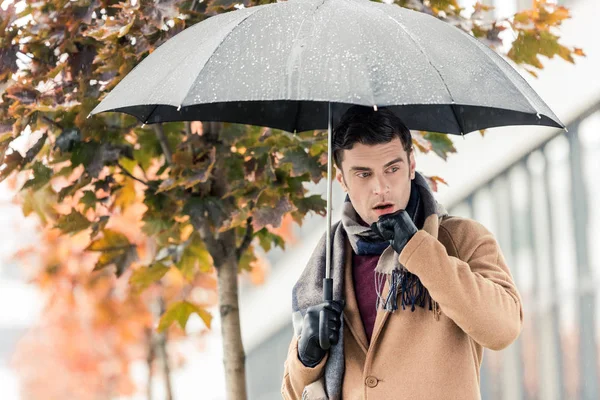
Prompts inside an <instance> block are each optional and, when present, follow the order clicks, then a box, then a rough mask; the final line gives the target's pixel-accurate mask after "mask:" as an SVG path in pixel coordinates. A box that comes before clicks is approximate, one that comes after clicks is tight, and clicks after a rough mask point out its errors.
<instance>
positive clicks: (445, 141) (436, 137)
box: [423, 132, 456, 161]
mask: <svg viewBox="0 0 600 400" xmlns="http://www.w3.org/2000/svg"><path fill="white" fill-rule="evenodd" d="M423 138H424V139H426V140H428V141H429V143H431V147H432V150H433V152H434V153H435V154H437V155H438V156H440V157H441V158H442V159H443V160H444V161H446V159H447V158H448V154H449V153H456V149H455V148H454V144H453V143H452V140H450V138H449V137H448V135H447V134H444V133H437V132H427V133H426V134H425V135H424V136H423Z"/></svg>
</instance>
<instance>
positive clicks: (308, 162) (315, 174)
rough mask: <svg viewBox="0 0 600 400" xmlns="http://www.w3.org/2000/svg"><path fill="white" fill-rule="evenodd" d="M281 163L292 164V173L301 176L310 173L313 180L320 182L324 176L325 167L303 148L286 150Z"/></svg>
mask: <svg viewBox="0 0 600 400" xmlns="http://www.w3.org/2000/svg"><path fill="white" fill-rule="evenodd" d="M281 164H291V166H292V169H291V175H292V176H299V175H303V174H305V173H307V172H308V173H310V176H311V178H312V180H313V182H315V183H316V182H318V181H319V180H320V179H321V177H322V176H323V168H322V166H321V165H319V163H318V162H317V159H316V158H315V157H312V156H311V155H310V154H308V153H306V152H305V151H304V150H302V149H294V150H290V151H287V152H285V155H284V157H283V159H282V160H281Z"/></svg>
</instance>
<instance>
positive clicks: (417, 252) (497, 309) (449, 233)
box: [400, 218, 523, 350]
mask: <svg viewBox="0 0 600 400" xmlns="http://www.w3.org/2000/svg"><path fill="white" fill-rule="evenodd" d="M439 239H440V241H443V242H445V243H450V244H451V246H452V247H453V248H454V249H453V250H454V254H456V255H457V257H452V256H449V255H448V252H447V251H446V247H444V245H443V244H442V243H441V242H440V241H438V240H437V239H436V238H434V237H433V236H431V235H430V234H429V233H427V232H425V231H424V230H420V231H418V232H417V233H416V234H415V235H414V236H413V237H412V239H411V240H410V241H409V242H408V243H407V245H406V247H405V248H404V249H403V250H402V253H401V254H400V263H401V264H402V265H404V266H405V268H406V269H407V270H408V271H410V272H412V273H413V274H415V275H417V276H418V277H419V279H420V280H421V282H422V283H423V286H425V287H426V288H427V290H428V291H429V294H430V295H431V297H432V299H433V300H434V301H436V302H437V303H438V304H439V305H440V308H441V310H442V312H443V313H444V314H445V315H446V316H447V317H448V318H450V319H452V320H453V321H454V323H456V324H457V325H458V326H459V327H460V328H461V329H462V330H463V331H464V332H465V333H467V334H468V335H469V336H470V337H471V338H472V339H473V340H474V341H476V342H477V343H479V344H480V345H482V346H484V347H487V348H489V349H492V350H501V349H503V348H505V347H507V346H508V345H510V344H511V343H512V342H513V341H515V340H516V339H517V337H518V336H519V334H520V332H521V328H522V324H523V308H522V306H521V297H520V295H519V292H518V291H517V288H516V285H515V283H514V282H513V279H512V276H511V273H510V270H509V268H508V266H507V265H506V262H505V261H504V257H503V256H502V253H501V251H500V248H499V246H498V243H497V242H496V240H495V238H494V236H493V235H492V234H491V233H490V232H489V231H488V230H487V229H486V228H485V227H484V226H483V225H481V224H480V223H478V222H476V221H473V220H469V219H464V218H451V219H448V220H446V221H444V223H442V225H441V226H440V229H439ZM463 260H464V261H463Z"/></svg>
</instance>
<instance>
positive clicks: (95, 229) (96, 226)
mask: <svg viewBox="0 0 600 400" xmlns="http://www.w3.org/2000/svg"><path fill="white" fill-rule="evenodd" d="M109 219H110V217H109V216H108V215H103V216H102V217H100V218H98V221H96V222H94V223H93V224H92V234H91V235H90V238H91V239H92V240H93V239H95V238H96V236H98V233H100V232H101V231H102V230H104V227H105V226H106V224H107V223H108V220H109Z"/></svg>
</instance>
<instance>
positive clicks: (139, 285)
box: [129, 262, 171, 290]
mask: <svg viewBox="0 0 600 400" xmlns="http://www.w3.org/2000/svg"><path fill="white" fill-rule="evenodd" d="M170 269H171V268H169V267H167V266H165V264H163V263H162V262H157V263H154V264H152V265H150V266H148V267H142V268H138V269H136V270H135V271H133V274H132V275H131V278H129V283H130V284H131V285H132V286H134V287H135V288H136V289H137V290H143V289H146V288H147V287H149V286H150V285H152V284H153V283H155V282H158V281H159V280H160V279H161V278H162V277H163V276H165V274H166V273H167V272H169V270H170Z"/></svg>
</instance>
